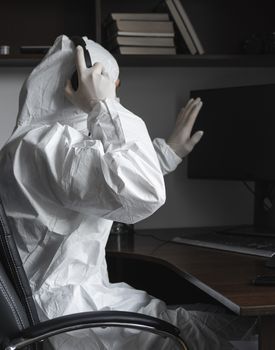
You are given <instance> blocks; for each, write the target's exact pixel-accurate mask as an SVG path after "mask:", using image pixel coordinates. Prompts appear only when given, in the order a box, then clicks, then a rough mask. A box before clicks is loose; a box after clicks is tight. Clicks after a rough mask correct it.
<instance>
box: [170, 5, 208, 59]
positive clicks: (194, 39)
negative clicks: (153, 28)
mask: <svg viewBox="0 0 275 350" xmlns="http://www.w3.org/2000/svg"><path fill="white" fill-rule="evenodd" d="M165 2H166V5H167V7H168V9H169V11H170V13H171V16H172V18H173V19H174V22H175V24H176V26H177V28H178V30H179V32H180V34H181V36H182V38H183V40H184V42H185V44H186V46H187V48H188V50H189V51H190V53H191V54H192V55H195V54H199V55H202V54H204V52H205V51H204V48H203V46H202V44H201V42H200V39H199V37H198V35H197V33H196V31H195V29H194V27H193V25H192V23H191V21H190V19H189V17H188V15H187V13H186V11H185V9H184V7H183V6H182V2H181V1H180V0H165Z"/></svg>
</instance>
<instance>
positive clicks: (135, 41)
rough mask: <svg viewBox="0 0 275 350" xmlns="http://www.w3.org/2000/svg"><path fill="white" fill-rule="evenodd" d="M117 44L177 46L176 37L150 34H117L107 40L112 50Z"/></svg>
mask: <svg viewBox="0 0 275 350" xmlns="http://www.w3.org/2000/svg"><path fill="white" fill-rule="evenodd" d="M117 46H143V47H148V46H149V47H175V42H174V38H166V37H149V36H147V37H146V36H144V37H140V36H116V37H113V38H112V39H111V40H110V41H109V42H107V47H108V48H109V49H110V50H113V49H114V48H116V47H117Z"/></svg>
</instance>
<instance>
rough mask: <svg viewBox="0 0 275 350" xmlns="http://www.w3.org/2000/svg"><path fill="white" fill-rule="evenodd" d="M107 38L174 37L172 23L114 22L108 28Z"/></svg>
mask: <svg viewBox="0 0 275 350" xmlns="http://www.w3.org/2000/svg"><path fill="white" fill-rule="evenodd" d="M106 33H107V37H108V38H111V37H113V36H115V35H118V36H156V37H174V35H175V33H174V27H173V22H172V21H131V20H125V21H124V20H123V21H120V20H117V21H112V22H111V23H110V24H109V25H108V26H107V27H106Z"/></svg>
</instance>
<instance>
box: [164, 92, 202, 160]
mask: <svg viewBox="0 0 275 350" xmlns="http://www.w3.org/2000/svg"><path fill="white" fill-rule="evenodd" d="M201 107H202V102H201V100H200V98H196V99H195V100H194V99H191V100H189V101H188V103H187V105H186V106H185V107H184V108H182V110H181V111H180V113H179V115H178V118H177V121H176V124H175V127H174V130H173V132H172V134H171V135H170V137H169V138H168V139H167V144H168V145H169V146H170V147H171V148H172V149H173V151H174V152H175V153H176V154H177V155H178V156H179V157H181V158H183V157H186V156H187V155H188V154H189V153H190V152H191V151H192V149H193V148H194V146H195V145H196V144H197V143H198V142H199V141H200V139H201V138H202V135H203V131H197V132H196V133H195V134H194V135H192V136H191V132H192V128H193V126H194V123H195V121H196V119H197V116H198V114H199V111H200V109H201Z"/></svg>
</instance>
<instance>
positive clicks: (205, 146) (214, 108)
mask: <svg viewBox="0 0 275 350" xmlns="http://www.w3.org/2000/svg"><path fill="white" fill-rule="evenodd" d="M191 97H192V98H195V97H200V98H201V99H202V101H203V107H202V109H201V112H200V114H199V117H198V119H197V121H196V123H195V126H194V131H196V130H203V131H204V132H205V134H204V136H203V138H202V140H201V141H200V143H199V144H198V145H197V146H196V147H195V149H194V150H193V151H192V153H191V154H190V155H189V158H188V177H189V178H192V179H219V180H241V181H255V184H256V194H255V217H254V223H255V225H258V226H259V225H260V226H265V227H267V226H268V227H271V228H272V229H274V230H275V211H274V210H273V209H272V208H271V210H268V209H267V207H266V205H265V203H266V201H267V199H269V200H270V201H271V202H272V200H273V198H272V196H273V195H274V193H273V195H272V193H271V192H274V188H275V186H273V185H274V183H275V84H274V85H273V84H270V85H257V86H243V87H231V88H221V89H209V90H197V91H191ZM272 188H273V190H272V191H271V189H272ZM236 200H237V199H236ZM274 206H275V201H274Z"/></svg>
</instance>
